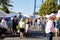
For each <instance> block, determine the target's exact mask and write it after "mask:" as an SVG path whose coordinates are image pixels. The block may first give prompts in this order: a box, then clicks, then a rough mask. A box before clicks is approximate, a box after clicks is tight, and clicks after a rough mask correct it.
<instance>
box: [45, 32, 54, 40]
mask: <svg viewBox="0 0 60 40" xmlns="http://www.w3.org/2000/svg"><path fill="white" fill-rule="evenodd" d="M46 37H47V40H53V33H52V32H50V33H46Z"/></svg>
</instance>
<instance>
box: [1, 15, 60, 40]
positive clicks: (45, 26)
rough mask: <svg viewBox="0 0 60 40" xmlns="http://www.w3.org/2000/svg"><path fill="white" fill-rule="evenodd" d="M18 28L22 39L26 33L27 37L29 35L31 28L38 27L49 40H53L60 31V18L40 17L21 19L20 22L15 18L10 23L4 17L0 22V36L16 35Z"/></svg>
mask: <svg viewBox="0 0 60 40" xmlns="http://www.w3.org/2000/svg"><path fill="white" fill-rule="evenodd" d="M17 27H20V28H19V30H20V38H23V37H24V32H25V34H26V37H28V35H29V31H30V28H31V27H37V29H38V30H40V31H42V32H43V33H46V37H47V40H52V38H53V34H54V33H55V35H56V37H57V35H58V33H59V31H60V17H58V18H53V17H40V18H20V20H19V21H18V19H17V17H16V16H14V18H13V19H11V20H10V21H9V22H8V21H6V20H5V17H2V18H1V20H0V35H3V34H4V32H6V31H8V32H9V31H11V32H12V34H14V35H16V33H17V30H18V29H17Z"/></svg>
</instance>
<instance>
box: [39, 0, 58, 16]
mask: <svg viewBox="0 0 60 40" xmlns="http://www.w3.org/2000/svg"><path fill="white" fill-rule="evenodd" d="M57 10H58V9H57V0H46V1H45V3H43V4H42V5H41V7H40V10H39V13H38V14H39V15H41V16H43V15H46V14H51V13H52V12H56V11H57Z"/></svg>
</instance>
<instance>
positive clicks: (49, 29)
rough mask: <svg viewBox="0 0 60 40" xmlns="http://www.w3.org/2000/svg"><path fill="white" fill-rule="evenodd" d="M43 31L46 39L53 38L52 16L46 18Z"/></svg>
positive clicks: (50, 39) (51, 39)
mask: <svg viewBox="0 0 60 40" xmlns="http://www.w3.org/2000/svg"><path fill="white" fill-rule="evenodd" d="M45 32H46V37H47V40H53V33H54V24H53V20H52V17H49V18H48V22H47V23H46V28H45Z"/></svg>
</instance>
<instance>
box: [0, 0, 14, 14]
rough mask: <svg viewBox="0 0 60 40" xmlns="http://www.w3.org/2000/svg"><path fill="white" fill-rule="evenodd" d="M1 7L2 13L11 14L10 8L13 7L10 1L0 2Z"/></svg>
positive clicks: (1, 0)
mask: <svg viewBox="0 0 60 40" xmlns="http://www.w3.org/2000/svg"><path fill="white" fill-rule="evenodd" d="M0 6H1V7H2V8H0V9H1V10H2V11H4V12H6V13H9V9H8V7H13V6H12V5H11V4H10V0H0Z"/></svg>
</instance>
